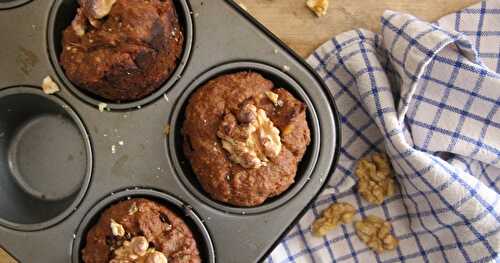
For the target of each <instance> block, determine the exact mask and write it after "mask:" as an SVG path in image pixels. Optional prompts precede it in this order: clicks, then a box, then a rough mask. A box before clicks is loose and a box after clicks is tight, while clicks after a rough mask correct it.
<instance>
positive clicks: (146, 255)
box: [109, 236, 168, 263]
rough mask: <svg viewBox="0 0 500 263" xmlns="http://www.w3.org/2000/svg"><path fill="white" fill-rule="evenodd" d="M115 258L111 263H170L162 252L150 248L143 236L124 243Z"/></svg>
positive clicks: (116, 252)
mask: <svg viewBox="0 0 500 263" xmlns="http://www.w3.org/2000/svg"><path fill="white" fill-rule="evenodd" d="M114 254H115V257H114V258H113V259H112V260H110V261H109V263H131V262H137V263H168V260H167V257H166V256H165V254H163V253H162V252H159V251H156V250H155V249H154V248H149V242H148V240H147V239H146V238H145V237H143V236H136V237H133V238H132V239H131V240H130V241H124V242H123V244H122V246H121V247H119V248H117V249H115V250H114Z"/></svg>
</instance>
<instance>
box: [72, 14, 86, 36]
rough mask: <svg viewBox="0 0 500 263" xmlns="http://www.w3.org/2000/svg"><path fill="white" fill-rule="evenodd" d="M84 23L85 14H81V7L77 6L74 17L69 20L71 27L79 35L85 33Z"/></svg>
mask: <svg viewBox="0 0 500 263" xmlns="http://www.w3.org/2000/svg"><path fill="white" fill-rule="evenodd" d="M86 23H87V20H86V18H85V15H84V14H83V11H82V9H80V8H79V9H78V11H77V13H76V17H75V19H73V21H72V22H71V28H73V30H74V31H75V33H76V35H77V36H79V37H81V36H83V35H85V30H86V29H87V26H86Z"/></svg>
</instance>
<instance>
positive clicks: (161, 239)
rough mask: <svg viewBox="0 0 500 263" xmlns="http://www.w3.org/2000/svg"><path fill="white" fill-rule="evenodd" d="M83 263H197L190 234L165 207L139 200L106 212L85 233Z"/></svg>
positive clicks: (123, 202)
mask: <svg viewBox="0 0 500 263" xmlns="http://www.w3.org/2000/svg"><path fill="white" fill-rule="evenodd" d="M82 259H83V262H85V263H108V262H109V263H121V262H139V263H167V262H169V263H180V262H185V263H199V262H201V259H200V255H199V251H198V248H197V245H196V241H195V239H194V237H193V234H192V232H191V230H190V229H189V228H188V226H187V225H186V224H185V223H184V221H182V219H181V218H179V217H178V216H177V215H176V214H174V213H173V212H172V211H170V210H169V209H168V208H167V207H165V206H163V205H161V204H159V203H157V202H154V201H151V200H148V199H143V198H135V199H130V200H126V201H122V202H119V203H117V204H115V205H112V206H111V207H110V208H108V209H106V210H105V211H104V212H103V213H102V215H101V217H100V219H99V221H98V222H97V224H96V225H94V226H93V227H92V228H91V229H90V230H89V232H88V233H87V239H86V245H85V248H84V249H83V250H82Z"/></svg>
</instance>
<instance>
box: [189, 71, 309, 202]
mask: <svg viewBox="0 0 500 263" xmlns="http://www.w3.org/2000/svg"><path fill="white" fill-rule="evenodd" d="M182 134H183V137H184V153H185V155H186V157H187V158H188V159H189V160H190V163H191V166H192V168H193V171H194V173H195V174H196V176H197V178H198V181H199V182H200V183H201V185H202V187H203V189H204V190H205V191H206V192H207V193H208V194H210V196H211V197H212V198H213V199H215V200H217V201H220V202H224V203H228V204H231V205H235V206H243V207H251V206H257V205H259V204H262V203H263V202H265V200H266V199H267V198H270V197H273V196H277V195H279V194H281V193H283V192H284V191H285V190H287V189H288V188H289V187H290V185H292V184H293V182H294V178H295V175H296V172H297V166H298V163H299V162H300V160H301V159H302V157H303V155H304V153H305V151H306V148H307V146H308V145H309V143H310V131H309V128H308V125H307V121H306V106H305V104H304V103H302V102H301V101H299V100H297V99H296V98H295V97H294V96H293V95H292V94H291V93H289V92H288V91H287V90H286V89H284V88H282V87H275V86H274V84H273V82H272V81H270V80H267V79H265V78H264V77H263V76H262V75H260V74H258V73H254V72H239V73H234V74H227V75H223V76H219V77H217V78H215V79H213V80H210V81H208V82H207V83H206V84H204V85H202V86H201V87H200V88H198V89H197V90H196V91H195V92H194V93H193V95H192V96H191V97H190V99H189V102H188V105H187V107H186V115H185V120H184V123H183V128H182Z"/></svg>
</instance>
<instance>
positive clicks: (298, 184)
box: [167, 62, 320, 215]
mask: <svg viewBox="0 0 500 263" xmlns="http://www.w3.org/2000/svg"><path fill="white" fill-rule="evenodd" d="M245 71H246V72H256V73H259V74H261V75H262V76H263V77H264V78H266V79H268V80H270V81H272V82H273V84H274V85H275V87H280V88H284V89H286V90H287V91H288V92H290V93H291V94H292V95H293V96H294V97H295V98H297V99H298V100H300V101H302V102H303V103H304V104H305V105H306V106H307V109H306V120H307V123H308V126H309V130H310V137H311V142H310V144H309V146H308V147H307V150H306V152H305V154H304V156H303V157H302V160H301V161H300V162H299V164H298V168H297V172H296V175H295V180H294V183H293V184H292V185H291V186H290V187H289V188H288V189H287V190H285V191H284V192H283V193H281V194H279V195H277V196H274V197H271V198H268V199H267V200H266V201H265V202H264V203H263V204H260V205H257V206H253V207H239V206H234V205H230V204H226V203H222V202H219V201H217V200H215V199H213V198H212V197H211V196H210V195H209V194H208V193H207V192H206V191H205V190H204V189H203V187H202V186H201V184H200V183H199V181H198V178H197V176H196V174H195V173H194V171H193V169H192V168H191V163H190V161H189V160H188V158H187V157H186V156H185V154H184V151H183V140H184V138H183V136H182V132H181V129H182V126H183V122H184V120H185V109H186V106H187V104H188V100H189V98H190V97H191V95H192V94H193V92H194V91H195V90H196V89H197V88H199V87H201V86H202V85H203V84H205V83H206V82H207V81H209V80H212V79H214V78H216V77H218V76H221V75H225V74H231V73H236V72H245ZM169 123H170V125H171V127H172V130H171V133H170V135H169V136H168V140H167V148H168V156H169V158H170V161H171V165H172V166H173V167H174V169H175V170H176V172H177V178H178V179H179V180H180V181H181V182H182V184H183V185H184V186H185V187H186V188H187V190H188V191H189V192H190V193H191V194H193V195H194V196H196V197H197V198H198V199H200V200H201V201H203V202H205V203H206V204H208V205H210V206H212V207H215V208H217V209H219V210H222V211H224V212H228V213H234V214H240V215H248V214H255V213H263V212H266V211H269V210H272V209H275V208H277V207H279V206H281V205H283V204H285V203H286V202H287V201H289V200H290V199H291V198H293V197H294V196H295V195H296V194H297V193H298V192H299V191H300V190H301V189H302V187H303V186H304V185H305V184H306V183H307V181H308V180H309V178H310V176H311V174H312V172H313V170H314V168H315V165H316V162H317V159H318V155H319V139H320V131H319V122H318V118H317V116H316V109H315V106H314V103H313V102H312V101H311V100H310V98H309V96H308V95H307V93H306V91H305V90H304V89H303V88H302V87H301V86H300V85H299V84H298V83H297V82H296V81H295V80H293V79H292V78H291V77H289V76H288V75H287V74H286V73H284V72H282V71H281V70H279V69H277V68H275V67H272V66H269V65H265V64H262V63H256V62H234V63H229V64H224V65H222V66H219V67H216V68H214V69H211V70H209V71H208V72H206V73H204V74H202V75H201V76H200V77H198V78H197V79H196V80H195V81H194V82H193V83H192V84H191V85H190V86H189V87H188V88H187V89H186V91H185V92H184V93H183V94H182V96H181V97H180V99H179V100H178V101H177V102H176V105H175V108H174V111H173V113H172V115H171V118H170V121H169Z"/></svg>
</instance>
